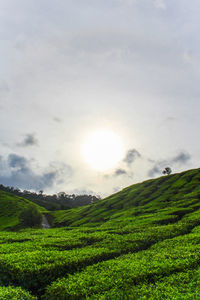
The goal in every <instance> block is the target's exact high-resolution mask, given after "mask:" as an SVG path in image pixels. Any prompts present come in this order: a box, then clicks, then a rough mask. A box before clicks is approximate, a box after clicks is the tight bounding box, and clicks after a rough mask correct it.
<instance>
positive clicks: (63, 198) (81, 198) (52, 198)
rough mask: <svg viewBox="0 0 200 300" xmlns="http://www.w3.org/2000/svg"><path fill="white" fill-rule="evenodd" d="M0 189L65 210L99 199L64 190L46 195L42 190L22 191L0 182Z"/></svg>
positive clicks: (42, 204) (44, 205) (47, 207)
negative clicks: (70, 193) (68, 192)
mask: <svg viewBox="0 0 200 300" xmlns="http://www.w3.org/2000/svg"><path fill="white" fill-rule="evenodd" d="M0 190H2V191H5V192H9V193H13V194H15V195H16V196H19V197H23V198H26V199H28V200H30V201H32V202H34V203H36V204H38V205H40V206H43V207H45V208H46V209H47V210H65V209H70V208H74V207H78V206H84V205H88V204H91V203H94V202H96V201H98V200H100V197H99V196H94V195H87V194H83V195H75V194H72V195H69V194H66V193H65V192H60V193H58V194H53V195H47V194H44V192H43V191H42V190H41V191H40V192H39V193H36V192H31V191H28V190H24V191H22V190H20V189H19V188H14V187H10V186H4V185H3V184H0Z"/></svg>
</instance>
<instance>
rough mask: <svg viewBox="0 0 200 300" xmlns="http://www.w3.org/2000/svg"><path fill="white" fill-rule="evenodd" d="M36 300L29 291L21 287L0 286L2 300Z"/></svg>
mask: <svg viewBox="0 0 200 300" xmlns="http://www.w3.org/2000/svg"><path fill="white" fill-rule="evenodd" d="M17 299H18V300H20V299H21V300H22V299H23V300H36V299H37V297H34V296H32V295H31V294H30V293H29V292H27V291H25V290H23V289H22V288H20V287H12V286H8V287H0V300H17Z"/></svg>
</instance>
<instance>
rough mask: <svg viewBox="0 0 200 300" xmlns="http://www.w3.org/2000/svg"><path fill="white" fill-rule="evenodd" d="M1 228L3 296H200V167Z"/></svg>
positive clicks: (46, 298) (48, 298)
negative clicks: (42, 223) (45, 218)
mask: <svg viewBox="0 0 200 300" xmlns="http://www.w3.org/2000/svg"><path fill="white" fill-rule="evenodd" d="M49 215H50V216H51V218H50V219H51V220H52V226H53V227H54V228H50V229H23V230H20V231H17V232H11V231H1V232H0V254H1V255H0V270H1V272H0V282H1V289H0V299H43V300H53V299H60V300H62V299H63V300H65V299H77V300H79V299H101V300H103V299H105V300H107V299H110V300H111V299H200V285H199V281H200V279H199V278H200V170H199V169H197V170H190V171H187V172H183V173H180V174H174V175H170V176H166V177H164V176H163V177H160V178H158V179H155V180H149V181H146V182H143V183H140V184H136V185H133V186H130V187H128V188H126V189H124V190H122V191H121V192H119V193H117V194H114V195H111V196H110V197H108V198H106V199H104V200H100V201H99V202H97V203H94V204H91V205H89V206H85V207H81V208H77V209H72V210H68V211H57V212H49Z"/></svg>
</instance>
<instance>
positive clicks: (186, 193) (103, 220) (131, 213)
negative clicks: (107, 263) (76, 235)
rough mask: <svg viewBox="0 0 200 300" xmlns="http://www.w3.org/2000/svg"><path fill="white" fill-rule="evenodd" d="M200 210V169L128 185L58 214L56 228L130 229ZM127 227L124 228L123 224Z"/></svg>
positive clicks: (163, 222) (169, 220)
mask: <svg viewBox="0 0 200 300" xmlns="http://www.w3.org/2000/svg"><path fill="white" fill-rule="evenodd" d="M199 208H200V169H193V170H189V171H185V172H182V173H177V174H173V175H168V176H162V177H160V178H157V179H151V180H147V181H144V182H142V183H138V184H134V185H132V186H129V187H127V188H125V189H123V190H122V191H120V192H118V193H116V194H113V195H111V196H109V197H107V198H105V199H103V200H101V201H98V202H96V203H94V204H92V205H88V206H84V207H80V208H75V209H71V210H67V211H55V212H53V213H52V216H53V217H54V221H53V226H80V225H84V226H99V225H102V226H104V227H105V226H117V227H119V226H127V224H129V223H130V224H133V223H134V222H135V221H136V220H137V222H138V220H143V221H142V222H143V223H144V220H145V219H146V220H147V219H148V222H149V220H152V221H151V222H152V223H154V224H169V223H175V222H177V221H178V220H180V219H181V218H182V217H183V216H184V215H188V214H190V213H192V212H195V211H196V210H198V209H199ZM123 224H124V225H123Z"/></svg>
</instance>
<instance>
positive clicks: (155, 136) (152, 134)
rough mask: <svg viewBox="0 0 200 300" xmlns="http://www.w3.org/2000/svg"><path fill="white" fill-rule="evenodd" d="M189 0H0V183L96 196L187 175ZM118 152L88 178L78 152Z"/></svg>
mask: <svg viewBox="0 0 200 300" xmlns="http://www.w3.org/2000/svg"><path fill="white" fill-rule="evenodd" d="M199 15H200V2H199V1H197V0H193V1H188V0H176V1H174V0H168V1H165V0H101V1H100V0H71V1H70V0H57V1H54V0H40V1H36V0H17V1H16V0H0V57H1V68H0V170H1V171H0V183H3V184H5V185H9V186H15V187H19V188H21V189H30V190H36V191H38V190H40V189H43V190H44V191H45V192H46V193H52V192H59V191H65V192H67V193H71V192H75V193H83V192H89V193H96V194H99V195H103V196H104V195H108V194H110V193H113V192H115V191H117V190H119V189H121V188H123V187H125V186H127V185H130V184H133V183H136V182H139V181H141V180H145V179H148V178H152V177H153V178H154V177H158V176H160V175H161V172H162V169H163V168H164V167H165V166H170V167H171V168H172V170H173V172H179V171H182V170H187V169H190V168H198V167H199V161H200V142H199V128H200V118H199V111H200V82H199V78H200V39H199V31H200V21H199ZM101 129H104V130H110V131H113V132H114V133H115V134H117V135H118V136H119V137H120V139H121V140H122V142H123V145H124V149H125V151H124V157H123V158H121V160H120V161H119V162H118V163H117V164H116V165H114V166H113V167H112V168H110V169H108V170H104V171H99V170H95V169H93V168H92V167H91V165H89V164H87V163H86V162H85V160H84V159H83V155H82V153H81V145H82V144H83V143H84V141H85V139H86V137H87V136H88V134H90V132H92V131H95V130H101Z"/></svg>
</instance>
